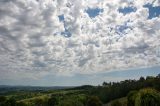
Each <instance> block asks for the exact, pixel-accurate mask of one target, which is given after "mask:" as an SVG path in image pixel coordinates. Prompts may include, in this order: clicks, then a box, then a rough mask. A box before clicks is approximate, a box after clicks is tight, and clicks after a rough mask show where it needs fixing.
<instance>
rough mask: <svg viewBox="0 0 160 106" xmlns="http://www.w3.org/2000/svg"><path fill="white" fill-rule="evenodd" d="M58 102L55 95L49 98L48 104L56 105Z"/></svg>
mask: <svg viewBox="0 0 160 106" xmlns="http://www.w3.org/2000/svg"><path fill="white" fill-rule="evenodd" d="M57 104H58V100H57V98H56V97H55V96H51V98H49V99H48V106H55V105H57Z"/></svg>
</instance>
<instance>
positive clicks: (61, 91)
mask: <svg viewBox="0 0 160 106" xmlns="http://www.w3.org/2000/svg"><path fill="white" fill-rule="evenodd" d="M0 106H160V74H159V75H157V76H147V77H146V78H144V77H140V78H139V80H125V81H120V82H103V83H102V85H99V86H92V85H83V86H78V87H33V86H1V87H0Z"/></svg>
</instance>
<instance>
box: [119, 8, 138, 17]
mask: <svg viewBox="0 0 160 106" xmlns="http://www.w3.org/2000/svg"><path fill="white" fill-rule="evenodd" d="M136 10H137V8H135V7H125V8H119V9H118V11H119V12H120V13H123V15H126V14H129V13H132V12H136Z"/></svg>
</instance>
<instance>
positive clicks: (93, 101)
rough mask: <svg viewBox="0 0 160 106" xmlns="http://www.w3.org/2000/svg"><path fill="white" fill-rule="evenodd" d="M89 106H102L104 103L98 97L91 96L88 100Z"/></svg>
mask: <svg viewBox="0 0 160 106" xmlns="http://www.w3.org/2000/svg"><path fill="white" fill-rule="evenodd" d="M87 106H102V102H101V101H100V99H99V98H98V97H97V96H91V97H89V98H88V101H87Z"/></svg>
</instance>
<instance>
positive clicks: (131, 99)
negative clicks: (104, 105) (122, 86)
mask: <svg viewBox="0 0 160 106" xmlns="http://www.w3.org/2000/svg"><path fill="white" fill-rule="evenodd" d="M136 95H137V91H131V92H130V93H128V95H127V100H128V102H127V106H135V98H136Z"/></svg>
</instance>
